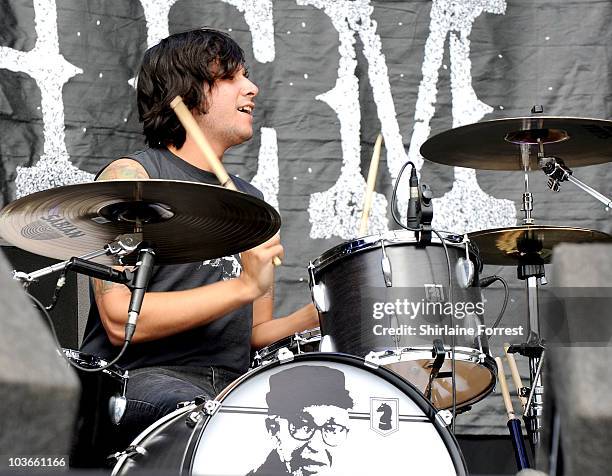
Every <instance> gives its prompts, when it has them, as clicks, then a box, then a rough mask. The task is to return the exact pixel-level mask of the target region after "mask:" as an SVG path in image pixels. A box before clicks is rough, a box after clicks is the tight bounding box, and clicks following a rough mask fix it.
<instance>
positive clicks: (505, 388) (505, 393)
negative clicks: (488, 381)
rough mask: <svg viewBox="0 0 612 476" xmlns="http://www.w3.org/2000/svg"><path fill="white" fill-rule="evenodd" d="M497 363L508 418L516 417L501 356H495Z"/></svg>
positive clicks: (498, 377)
mask: <svg viewBox="0 0 612 476" xmlns="http://www.w3.org/2000/svg"><path fill="white" fill-rule="evenodd" d="M495 363H496V364H497V379H498V380H499V386H500V387H501V393H502V397H503V398H504V405H505V407H506V413H507V414H508V419H513V418H516V415H515V414H514V408H513V407H512V400H511V399H510V392H509V391H508V384H507V383H506V374H505V373H504V364H503V363H502V359H501V358H500V357H495Z"/></svg>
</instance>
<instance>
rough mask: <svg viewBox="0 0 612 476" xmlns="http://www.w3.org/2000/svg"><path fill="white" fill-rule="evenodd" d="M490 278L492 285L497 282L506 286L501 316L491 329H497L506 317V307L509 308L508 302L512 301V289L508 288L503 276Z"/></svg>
mask: <svg viewBox="0 0 612 476" xmlns="http://www.w3.org/2000/svg"><path fill="white" fill-rule="evenodd" d="M490 278H491V279H492V280H493V281H492V283H494V282H495V281H499V282H500V283H502V285H503V286H504V303H503V304H502V307H501V309H500V311H499V315H498V316H497V319H495V322H494V323H493V326H492V327H491V329H495V328H496V327H497V326H499V323H500V322H501V320H502V317H504V313H505V312H506V307H507V306H508V300H509V299H510V289H509V288H508V283H507V281H506V280H505V279H504V278H502V277H501V276H497V275H495V276H490ZM485 279H486V278H485Z"/></svg>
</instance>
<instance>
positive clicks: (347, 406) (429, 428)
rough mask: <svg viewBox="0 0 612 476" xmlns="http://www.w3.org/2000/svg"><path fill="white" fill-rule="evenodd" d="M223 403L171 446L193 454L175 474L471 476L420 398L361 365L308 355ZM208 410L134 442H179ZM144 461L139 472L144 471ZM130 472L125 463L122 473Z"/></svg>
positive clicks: (248, 381)
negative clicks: (180, 433)
mask: <svg viewBox="0 0 612 476" xmlns="http://www.w3.org/2000/svg"><path fill="white" fill-rule="evenodd" d="M216 401H217V402H218V405H214V404H213V405H211V402H208V408H211V409H212V408H214V407H215V406H216V409H214V411H213V414H212V416H207V415H206V414H205V413H202V415H203V418H201V419H200V421H199V423H197V424H196V425H195V427H193V425H192V427H193V429H192V430H189V432H187V431H185V432H184V433H185V437H184V438H183V439H182V440H181V439H180V438H173V439H170V438H168V439H167V440H166V441H167V443H166V445H167V446H169V447H170V446H172V447H173V448H168V450H167V451H166V452H167V453H168V454H170V453H174V454H177V455H179V454H182V455H184V456H183V459H182V461H181V460H180V458H177V460H176V461H174V462H171V464H170V466H169V467H168V468H167V469H172V470H179V471H184V474H198V475H206V476H212V475H215V476H220V475H225V476H230V475H232V476H233V475H241V476H244V475H249V476H250V475H252V476H263V475H265V476H275V475H293V476H323V475H338V474H347V475H348V474H350V475H355V476H359V475H363V476H366V475H367V476H371V475H372V474H385V475H388V476H393V475H408V474H424V473H425V472H430V471H431V472H432V473H433V474H438V475H465V474H467V472H466V469H465V465H464V462H463V460H462V457H461V453H460V451H459V449H458V446H457V443H456V441H455V440H454V438H453V437H452V435H451V434H450V432H449V431H448V430H447V429H446V428H445V427H444V425H443V424H442V423H441V419H440V418H438V417H436V411H435V409H434V408H433V407H432V406H431V405H430V404H429V403H428V402H427V401H426V400H425V399H424V398H423V396H422V395H421V394H420V393H419V392H418V390H416V389H415V388H414V387H413V386H412V385H410V384H408V383H406V382H405V381H403V380H401V379H400V378H398V377H397V376H396V375H394V374H393V373H392V372H390V371H388V370H386V369H372V368H370V367H367V366H366V365H365V363H364V360H363V359H361V358H359V357H354V356H348V355H341V354H319V353H309V354H304V355H298V356H296V357H295V359H294V360H293V361H292V362H289V363H283V364H281V363H280V362H278V361H277V362H274V363H271V364H267V365H264V366H262V367H259V368H257V369H255V370H253V371H251V372H250V373H248V374H246V375H245V376H243V377H241V378H240V379H238V380H237V381H236V382H234V383H233V384H232V385H230V386H229V387H228V388H227V389H226V390H224V391H223V392H222V393H221V395H219V396H218V397H217V399H216ZM205 406H206V405H205ZM201 409H202V407H197V406H192V407H190V408H189V409H186V410H185V411H184V413H180V412H178V413H177V416H176V417H175V421H174V423H172V422H171V423H170V424H168V422H165V423H163V424H159V425H157V426H156V425H154V426H153V427H151V428H149V429H148V430H146V431H145V434H143V435H141V436H140V437H139V438H138V439H137V440H136V441H135V443H136V442H137V443H138V445H139V446H141V447H144V448H145V449H146V447H147V445H149V444H153V443H155V442H156V441H157V442H159V441H161V439H160V438H161V437H163V436H164V434H166V435H169V434H172V435H173V436H175V435H176V434H177V433H178V432H177V431H176V428H173V425H174V426H175V427H176V426H177V425H178V426H181V425H182V426H185V422H186V419H187V418H189V417H193V413H194V412H195V413H197V412H199V410H201ZM196 420H197V418H196ZM192 421H193V418H192ZM182 426H181V428H182ZM177 445H178V446H181V445H182V447H183V451H177ZM162 446H163V445H162ZM155 450H156V452H160V451H165V450H164V449H162V448H160V447H159V446H156V448H155ZM151 453H152V452H151ZM144 459H146V457H144ZM142 461H143V458H141V459H139V464H138V468H134V469H139V470H142V469H145V468H146V467H147V464H146V463H143V462H142ZM128 466H129V465H126V464H122V462H121V461H120V463H118V465H117V467H116V468H115V472H114V473H115V474H125V473H126V471H125V468H127V467H128ZM151 469H160V468H159V466H157V465H153V464H151ZM164 469H165V468H164Z"/></svg>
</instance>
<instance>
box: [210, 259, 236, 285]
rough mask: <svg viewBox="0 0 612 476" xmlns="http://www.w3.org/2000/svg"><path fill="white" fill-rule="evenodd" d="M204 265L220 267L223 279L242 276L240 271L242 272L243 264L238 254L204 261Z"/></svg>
mask: <svg viewBox="0 0 612 476" xmlns="http://www.w3.org/2000/svg"><path fill="white" fill-rule="evenodd" d="M202 266H203V267H207V266H210V267H212V268H219V269H220V271H221V279H223V281H228V280H230V279H233V278H237V277H239V276H240V273H242V264H241V263H240V260H239V259H238V256H236V255H232V256H224V257H223V258H215V259H209V260H206V261H202Z"/></svg>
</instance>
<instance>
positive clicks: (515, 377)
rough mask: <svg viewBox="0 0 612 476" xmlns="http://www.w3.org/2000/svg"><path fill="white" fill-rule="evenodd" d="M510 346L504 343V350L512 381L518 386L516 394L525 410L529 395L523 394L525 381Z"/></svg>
mask: <svg viewBox="0 0 612 476" xmlns="http://www.w3.org/2000/svg"><path fill="white" fill-rule="evenodd" d="M509 348H510V344H507V343H506V344H504V352H505V353H506V360H508V367H510V374H511V375H512V381H513V382H514V386H515V387H516V394H517V395H518V397H519V400H520V402H521V406H522V407H523V411H525V406H526V405H527V397H523V396H522V395H521V390H522V389H523V388H524V385H523V381H522V380H521V374H519V371H518V367H517V366H516V360H515V358H514V354H512V353H509V352H508V349H509Z"/></svg>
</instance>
